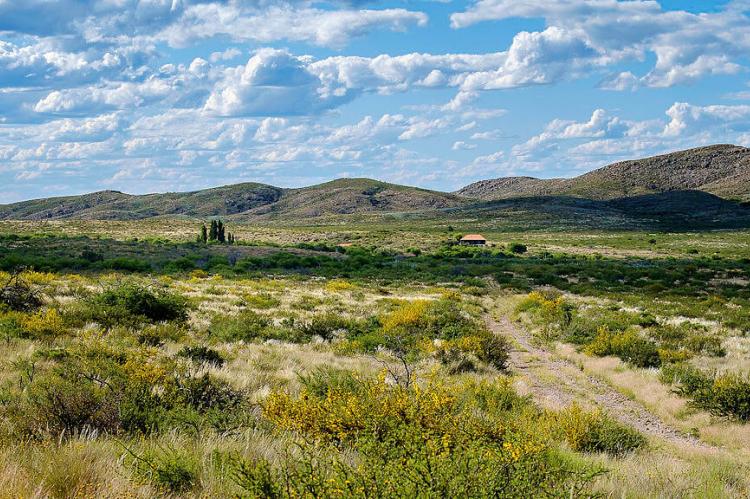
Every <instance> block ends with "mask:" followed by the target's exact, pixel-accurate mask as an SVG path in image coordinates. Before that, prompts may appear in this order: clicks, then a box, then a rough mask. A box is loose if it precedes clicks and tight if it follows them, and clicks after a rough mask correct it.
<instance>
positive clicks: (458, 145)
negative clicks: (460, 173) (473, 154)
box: [451, 140, 477, 151]
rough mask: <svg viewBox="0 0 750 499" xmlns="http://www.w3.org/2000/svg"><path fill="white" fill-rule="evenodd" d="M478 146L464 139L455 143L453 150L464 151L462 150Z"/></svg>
mask: <svg viewBox="0 0 750 499" xmlns="http://www.w3.org/2000/svg"><path fill="white" fill-rule="evenodd" d="M476 148H477V145H476V144H471V143H469V142H464V141H463V140H457V141H456V142H454V143H453V146H452V147H451V150H453V151H462V150H470V149H476Z"/></svg>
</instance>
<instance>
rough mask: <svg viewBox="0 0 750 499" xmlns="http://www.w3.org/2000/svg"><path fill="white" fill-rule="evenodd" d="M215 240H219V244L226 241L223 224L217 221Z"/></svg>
mask: <svg viewBox="0 0 750 499" xmlns="http://www.w3.org/2000/svg"><path fill="white" fill-rule="evenodd" d="M216 225H217V227H216V238H217V239H218V240H219V242H220V243H223V242H225V241H226V236H225V234H224V223H223V222H222V221H221V220H219V221H218V222H216Z"/></svg>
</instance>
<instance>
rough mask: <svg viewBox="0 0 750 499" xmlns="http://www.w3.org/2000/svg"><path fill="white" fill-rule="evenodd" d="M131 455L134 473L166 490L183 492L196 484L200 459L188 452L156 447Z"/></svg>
mask: <svg viewBox="0 0 750 499" xmlns="http://www.w3.org/2000/svg"><path fill="white" fill-rule="evenodd" d="M131 456H132V457H133V459H131V466H132V467H133V469H134V471H135V472H136V474H137V475H139V476H141V477H142V478H144V479H146V480H148V481H150V482H151V483H153V484H154V485H156V486H157V487H159V488H161V489H163V490H166V491H167V492H171V493H175V494H180V493H184V492H187V491H189V490H191V489H193V488H195V486H196V485H197V484H198V475H199V472H200V461H199V460H198V459H197V458H196V456H195V455H193V454H192V453H190V452H187V451H184V450H178V449H173V448H163V447H158V448H156V449H148V450H147V451H146V452H144V453H143V454H142V455H136V454H134V453H133V454H132V455H131Z"/></svg>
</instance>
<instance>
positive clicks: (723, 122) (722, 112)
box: [663, 102, 750, 137]
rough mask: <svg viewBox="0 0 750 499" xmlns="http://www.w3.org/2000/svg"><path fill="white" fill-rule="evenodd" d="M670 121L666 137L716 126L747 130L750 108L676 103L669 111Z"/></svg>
mask: <svg viewBox="0 0 750 499" xmlns="http://www.w3.org/2000/svg"><path fill="white" fill-rule="evenodd" d="M667 116H669V118H670V121H669V123H667V124H666V126H665V127H664V132H663V133H664V135H665V136H667V137H676V136H680V135H689V134H691V133H696V132H699V131H704V130H706V129H709V128H710V127H714V126H717V125H718V126H722V127H730V128H731V127H733V126H741V128H746V127H747V126H748V125H750V106H746V105H744V106H718V105H717V106H694V105H691V104H688V103H686V102H676V103H675V104H674V105H672V107H670V108H669V109H668V110H667Z"/></svg>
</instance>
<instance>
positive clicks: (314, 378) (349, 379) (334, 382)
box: [297, 366, 361, 397]
mask: <svg viewBox="0 0 750 499" xmlns="http://www.w3.org/2000/svg"><path fill="white" fill-rule="evenodd" d="M297 377H298V378H299V380H300V383H301V384H302V386H303V387H304V388H305V390H307V391H308V392H309V393H312V394H314V395H315V396H317V397H325V396H326V394H327V393H328V392H329V391H342V390H343V391H348V392H356V391H357V390H358V388H359V387H360V386H361V383H360V382H359V381H358V380H357V378H356V377H355V376H354V373H353V372H352V371H350V370H347V369H337V368H334V367H328V366H320V367H316V368H315V369H313V370H311V371H310V372H308V373H300V374H298V375H297Z"/></svg>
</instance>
